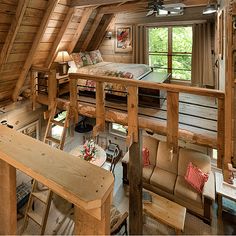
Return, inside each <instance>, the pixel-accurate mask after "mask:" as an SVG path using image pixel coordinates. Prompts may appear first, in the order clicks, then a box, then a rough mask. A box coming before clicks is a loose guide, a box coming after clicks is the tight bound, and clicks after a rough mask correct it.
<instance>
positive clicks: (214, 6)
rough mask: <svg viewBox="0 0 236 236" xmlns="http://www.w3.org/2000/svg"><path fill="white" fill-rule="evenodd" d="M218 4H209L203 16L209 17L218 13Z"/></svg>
mask: <svg viewBox="0 0 236 236" xmlns="http://www.w3.org/2000/svg"><path fill="white" fill-rule="evenodd" d="M217 9H218V7H217V4H208V5H207V6H206V7H205V8H204V9H203V12H202V14H203V15H208V14H212V13H215V12H217Z"/></svg>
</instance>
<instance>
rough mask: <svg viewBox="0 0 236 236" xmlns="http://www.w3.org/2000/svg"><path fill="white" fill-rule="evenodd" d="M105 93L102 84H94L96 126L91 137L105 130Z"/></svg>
mask: <svg viewBox="0 0 236 236" xmlns="http://www.w3.org/2000/svg"><path fill="white" fill-rule="evenodd" d="M104 99H105V93H104V83H103V82H96V126H95V127H94V128H93V136H94V137H96V136H97V135H98V134H99V132H101V131H104V129H105V102H104Z"/></svg>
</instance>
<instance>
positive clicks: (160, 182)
mask: <svg viewBox="0 0 236 236" xmlns="http://www.w3.org/2000/svg"><path fill="white" fill-rule="evenodd" d="M143 147H145V148H147V149H148V151H149V161H150V165H148V166H144V167H143V187H144V188H145V189H148V190H150V191H153V192H155V193H157V194H159V195H161V196H163V197H166V198H168V199H170V200H172V201H174V202H176V203H178V204H180V205H182V206H184V207H186V208H187V209H188V211H190V212H192V213H194V214H196V215H197V216H199V217H201V218H202V219H203V220H204V222H206V223H209V224H210V223H211V218H212V217H211V211H212V203H213V202H214V200H215V180H214V175H213V173H212V171H211V159H210V157H209V156H208V155H206V154H203V153H200V152H198V151H195V150H191V149H187V148H182V147H179V148H178V152H177V154H175V155H173V154H172V152H171V151H170V149H169V148H168V145H167V143H166V142H163V141H159V140H157V139H155V138H153V137H151V136H143ZM190 162H192V164H193V165H194V166H197V167H198V168H199V169H201V170H202V171H203V172H204V173H209V176H208V180H207V182H205V184H204V187H203V192H202V193H199V192H197V191H196V190H195V189H194V188H193V187H192V186H191V185H190V184H189V183H188V182H187V181H186V180H185V174H186V171H187V167H188V164H189V163H190ZM128 164H129V152H127V153H126V154H125V156H124V157H123V159H122V166H123V182H124V183H128V166H129V165H128Z"/></svg>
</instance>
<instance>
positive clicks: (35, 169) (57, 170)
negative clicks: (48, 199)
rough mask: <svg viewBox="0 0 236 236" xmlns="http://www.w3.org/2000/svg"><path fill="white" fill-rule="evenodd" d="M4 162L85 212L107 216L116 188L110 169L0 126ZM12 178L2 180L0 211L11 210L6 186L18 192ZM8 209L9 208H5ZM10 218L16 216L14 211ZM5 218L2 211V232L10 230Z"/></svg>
mask: <svg viewBox="0 0 236 236" xmlns="http://www.w3.org/2000/svg"><path fill="white" fill-rule="evenodd" d="M3 161H4V162H5V163H7V164H8V165H10V166H11V167H14V168H17V169H19V170H20V171H23V172H24V173H26V174H27V175H29V176H31V177H32V178H33V179H36V180H37V181H39V182H41V183H43V184H44V185H45V186H47V187H49V188H50V189H51V190H52V191H53V192H55V193H57V194H58V195H60V196H61V197H63V198H64V199H66V200H68V201H69V202H71V203H73V204H74V205H75V207H76V208H79V209H81V210H82V211H83V212H85V215H86V214H88V215H90V217H91V216H92V217H94V218H96V219H97V220H98V221H103V218H104V217H105V215H104V212H103V206H104V204H105V202H107V201H108V203H110V200H111V199H110V195H111V194H112V190H113V183H114V178H113V176H112V174H111V173H110V172H107V171H105V170H104V169H102V168H99V167H97V166H95V165H93V164H90V163H88V162H86V161H84V160H81V159H80V158H78V157H75V156H72V155H69V154H68V153H65V152H63V151H61V150H58V149H55V148H52V147H50V146H49V145H47V144H45V143H43V142H40V141H38V140H35V139H32V138H31V137H29V136H27V135H24V134H22V133H20V132H17V131H15V130H12V129H9V128H6V127H4V126H0V164H2V163H3ZM4 168H5V165H0V173H1V174H0V176H2V173H5V172H4V171H5V169H4ZM5 175H6V174H5ZM9 178H10V179H9V180H8V181H5V182H4V181H2V182H1V184H0V202H1V204H0V211H3V212H7V211H8V210H9V208H8V207H10V206H8V205H7V204H6V205H4V201H8V200H7V199H5V200H4V198H3V197H2V196H3V195H4V193H3V191H4V188H10V189H11V191H12V192H14V191H16V189H15V187H14V181H15V179H12V177H10V176H9ZM11 181H12V182H11ZM10 183H11V184H10ZM15 196H16V195H15ZM107 199H108V200H107ZM11 204H16V203H14V202H12V203H11ZM106 207H109V206H106ZM4 208H6V209H5V210H3V209H4ZM10 217H11V218H12V217H14V214H13V216H10ZM3 218H4V215H3V214H0V233H1V232H6V231H4V229H2V227H1V226H3V223H1V222H4V221H5V219H3ZM84 219H86V217H84ZM8 220H9V219H8ZM81 220H82V221H83V219H80V223H81ZM84 223H85V224H86V223H87V222H84ZM106 223H107V224H108V222H106ZM90 227H91V228H95V227H97V226H94V225H91V226H90ZM98 227H99V226H98ZM6 233H7V232H6ZM15 233H16V232H15ZM103 233H104V234H105V233H108V232H105V231H104V232H103ZM7 234H10V232H8V233H7Z"/></svg>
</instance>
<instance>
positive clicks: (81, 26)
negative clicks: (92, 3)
mask: <svg viewBox="0 0 236 236" xmlns="http://www.w3.org/2000/svg"><path fill="white" fill-rule="evenodd" d="M93 9H94V8H86V9H84V12H83V15H82V18H81V21H80V23H79V26H78V28H77V30H76V33H75V34H74V37H73V39H72V40H71V43H70V45H69V47H68V52H69V53H72V52H73V50H74V48H75V46H76V43H77V42H78V40H79V38H80V36H81V34H82V32H83V30H84V28H85V26H86V24H87V22H88V20H89V18H90V16H91V14H92V12H93Z"/></svg>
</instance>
